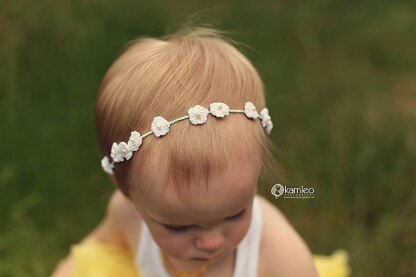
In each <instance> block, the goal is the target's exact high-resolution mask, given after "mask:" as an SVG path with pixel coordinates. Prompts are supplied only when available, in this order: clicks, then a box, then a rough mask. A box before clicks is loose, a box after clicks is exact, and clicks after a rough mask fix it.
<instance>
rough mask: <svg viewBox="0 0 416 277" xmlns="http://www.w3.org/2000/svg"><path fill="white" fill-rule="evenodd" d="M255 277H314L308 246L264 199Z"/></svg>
mask: <svg viewBox="0 0 416 277" xmlns="http://www.w3.org/2000/svg"><path fill="white" fill-rule="evenodd" d="M259 200H260V201H259V202H260V204H261V207H262V211H263V230H262V238H261V241H260V257H259V269H258V270H259V276H317V273H316V270H315V267H314V265H313V260H312V255H311V253H310V251H309V249H308V246H307V245H306V243H305V242H304V241H303V239H302V238H301V237H300V235H299V234H298V233H297V232H296V230H295V229H294V228H293V227H292V226H291V224H290V223H289V221H288V220H287V219H286V217H285V216H284V215H283V213H282V212H281V211H280V210H279V209H278V208H277V207H275V206H274V205H273V204H272V203H270V202H269V201H268V200H267V199H265V198H264V197H261V196H260V197H259Z"/></svg>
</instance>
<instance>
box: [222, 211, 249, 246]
mask: <svg viewBox="0 0 416 277" xmlns="http://www.w3.org/2000/svg"><path fill="white" fill-rule="evenodd" d="M249 227H250V218H247V219H245V220H243V221H241V222H239V223H236V224H234V226H232V228H230V229H229V230H228V232H227V237H228V241H229V244H230V245H231V247H237V245H238V244H239V243H240V242H241V240H243V238H244V236H245V235H246V233H247V231H248V229H249Z"/></svg>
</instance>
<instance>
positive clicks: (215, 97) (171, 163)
mask: <svg viewBox="0 0 416 277" xmlns="http://www.w3.org/2000/svg"><path fill="white" fill-rule="evenodd" d="M232 43H233V42H232V41H231V40H230V39H226V38H225V37H224V36H223V34H222V32H220V31H218V30H215V29H212V28H205V27H184V28H182V29H181V30H180V31H178V32H177V33H175V34H173V35H168V36H165V37H163V38H161V39H156V38H147V37H146V38H139V39H136V40H134V41H132V42H130V43H129V44H128V45H127V47H126V49H125V50H124V51H123V53H122V54H121V55H120V57H119V58H118V59H117V60H116V61H115V62H114V63H113V64H112V65H111V67H110V68H109V69H108V71H107V72H106V74H105V76H104V78H103V81H102V83H101V86H100V88H99V91H98V95H97V101H96V107H95V124H96V132H97V138H98V143H99V145H100V148H101V150H102V152H103V153H104V155H106V156H108V157H109V156H110V151H111V145H112V143H113V142H119V141H126V140H128V137H129V136H130V132H131V131H133V130H136V131H139V132H140V133H141V134H143V133H144V132H147V131H149V130H150V125H151V122H152V120H153V118H154V117H155V116H162V117H164V118H166V119H167V120H172V119H174V118H178V117H180V116H183V115H186V114H187V111H188V109H189V108H190V107H192V106H194V105H196V104H199V105H202V106H204V107H208V105H209V104H210V103H212V102H223V103H226V104H227V105H228V106H229V107H230V108H232V109H244V104H245V102H246V101H251V102H253V103H254V105H255V106H256V107H257V109H258V110H261V109H262V108H263V107H265V95H264V86H263V82H262V80H261V78H260V77H259V75H258V73H257V71H256V70H255V68H254V67H253V66H252V64H251V63H250V62H249V61H248V60H247V58H245V57H244V55H243V54H241V53H240V52H239V51H238V50H237V49H236V48H235V47H234V46H233V45H232ZM273 147H274V145H273V142H272V141H271V140H270V138H269V137H268V136H267V134H266V133H265V131H264V130H263V128H262V126H261V123H260V122H259V121H258V120H248V119H247V118H246V117H245V115H244V114H233V115H231V116H228V117H227V118H225V119H223V120H221V119H220V120H218V119H213V118H211V117H210V118H209V120H208V121H207V122H206V123H205V124H204V125H202V126H193V125H191V124H189V123H187V122H181V123H178V124H175V125H174V126H172V127H171V130H170V131H169V135H167V136H165V137H161V138H156V137H154V136H149V137H147V138H146V139H145V140H144V141H143V145H142V146H141V148H140V150H139V151H137V152H135V153H134V154H133V157H132V158H131V159H130V160H129V161H125V162H122V163H117V164H116V166H115V169H114V178H115V180H116V183H117V185H118V187H119V188H120V190H121V191H122V192H123V193H124V194H125V195H127V196H129V195H130V194H129V192H130V191H131V190H132V189H135V186H137V185H146V184H141V182H139V184H132V183H131V182H130V180H131V176H133V175H135V178H138V179H137V180H141V179H142V176H143V174H144V172H145V170H147V171H148V172H151V174H160V175H161V176H162V177H163V178H164V180H165V184H172V185H173V186H174V188H175V190H176V192H177V193H178V195H179V196H180V197H181V198H182V199H183V200H186V199H185V198H186V196H187V192H189V191H190V186H191V185H193V183H194V181H196V180H198V181H199V180H200V179H201V178H205V180H206V181H208V178H209V176H210V174H212V173H213V172H215V171H216V170H219V169H223V168H225V167H227V166H228V165H230V164H231V163H233V162H235V161H238V160H239V159H247V158H249V159H253V161H255V163H256V164H257V165H258V166H259V168H261V178H264V179H265V180H266V181H276V180H273V178H274V177H275V176H276V175H275V170H276V169H277V168H276V164H275V161H274V158H273V154H272V152H273Z"/></svg>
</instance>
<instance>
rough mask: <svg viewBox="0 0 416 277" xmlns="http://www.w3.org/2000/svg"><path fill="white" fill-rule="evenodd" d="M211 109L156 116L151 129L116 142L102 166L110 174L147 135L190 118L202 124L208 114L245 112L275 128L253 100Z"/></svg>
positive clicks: (215, 105) (221, 115)
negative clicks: (239, 107) (239, 106)
mask: <svg viewBox="0 0 416 277" xmlns="http://www.w3.org/2000/svg"><path fill="white" fill-rule="evenodd" d="M209 108H210V110H209V111H208V109H206V108H204V107H203V106H200V105H195V106H193V107H192V108H190V109H189V110H188V115H185V116H182V117H179V118H177V119H174V120H172V121H167V120H166V119H164V118H163V117H161V116H156V117H155V118H154V119H153V122H152V125H151V131H149V132H147V133H145V134H144V135H141V134H140V133H139V132H137V131H132V132H131V135H130V138H129V140H128V142H127V143H126V142H124V141H122V142H120V143H116V142H114V143H113V145H112V147H111V158H112V160H113V161H112V162H110V160H109V158H108V157H107V156H104V158H103V159H102V160H101V166H102V168H103V169H104V171H105V172H107V173H109V174H114V171H113V169H114V163H118V162H122V161H124V160H126V161H127V160H129V159H130V158H131V157H132V156H133V152H135V151H137V150H139V148H140V145H141V144H142V141H143V139H144V138H145V137H147V136H149V135H151V134H154V135H155V136H156V137H161V136H164V135H166V134H167V133H168V132H169V128H170V126H171V125H173V124H175V123H177V122H179V121H182V120H185V119H189V121H190V122H191V124H193V125H201V124H204V123H205V122H206V121H207V118H208V114H212V115H213V116H215V117H218V118H224V117H225V116H226V115H229V114H230V113H244V114H245V115H246V116H247V118H249V119H260V120H261V125H262V126H263V128H264V129H265V131H266V133H267V134H268V135H269V134H270V133H271V131H272V129H273V122H272V118H271V117H270V115H269V110H268V109H267V108H263V109H262V110H261V112H260V114H258V113H257V109H256V106H254V104H253V103H252V102H246V104H245V106H244V110H234V109H230V108H229V107H228V106H227V104H224V103H220V102H214V103H211V104H210V105H209Z"/></svg>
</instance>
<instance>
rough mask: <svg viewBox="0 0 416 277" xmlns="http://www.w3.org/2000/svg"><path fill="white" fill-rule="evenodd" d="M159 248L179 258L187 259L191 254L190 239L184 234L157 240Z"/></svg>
mask: <svg viewBox="0 0 416 277" xmlns="http://www.w3.org/2000/svg"><path fill="white" fill-rule="evenodd" d="M155 241H156V242H157V244H158V245H159V247H160V248H161V249H162V250H164V251H165V252H167V253H169V254H170V255H173V256H175V257H177V258H183V259H184V258H186V257H187V255H188V253H189V252H190V251H189V250H190V248H191V245H190V239H188V237H187V236H186V235H184V234H171V235H170V234H168V235H164V236H161V237H159V238H158V239H155Z"/></svg>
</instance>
